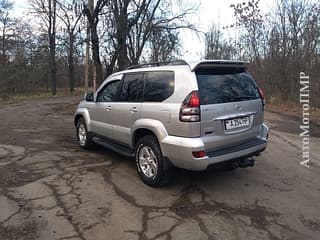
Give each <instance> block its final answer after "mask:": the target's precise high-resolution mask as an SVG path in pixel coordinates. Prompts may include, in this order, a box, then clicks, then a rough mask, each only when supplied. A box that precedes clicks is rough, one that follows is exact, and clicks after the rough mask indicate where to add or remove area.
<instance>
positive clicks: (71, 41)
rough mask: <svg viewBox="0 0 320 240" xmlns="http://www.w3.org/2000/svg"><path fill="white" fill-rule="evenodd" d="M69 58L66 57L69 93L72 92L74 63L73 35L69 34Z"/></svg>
mask: <svg viewBox="0 0 320 240" xmlns="http://www.w3.org/2000/svg"><path fill="white" fill-rule="evenodd" d="M69 47H70V49H69V56H68V65H69V66H68V67H69V68H68V69H69V81H70V82H69V83H70V92H73V91H74V63H73V62H74V61H73V52H74V39H73V34H72V33H69Z"/></svg>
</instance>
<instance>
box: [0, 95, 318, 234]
mask: <svg viewBox="0 0 320 240" xmlns="http://www.w3.org/2000/svg"><path fill="white" fill-rule="evenodd" d="M78 100H79V97H65V98H60V99H46V100H32V101H27V102H21V103H14V104H8V103H0V123H1V124H0V132H1V135H0V239H1V240H7V239H8V240H9V239H10V240H12V239H28V240H29V239H43V240H48V239H70V240H72V239H74V240H75V239H95V240H98V239H121V240H122V239H159V240H160V239H183V240H187V239H191V240H194V239H216V240H220V239H222V240H224V239H226V240H229V239H246V240H247V239H248V240H250V239H259V240H260V239H272V240H273V239H275V240H276V239H319V236H320V210H319V207H320V184H319V183H320V174H319V173H320V164H319V163H320V150H319V143H320V138H319V136H317V135H316V136H315V137H312V138H311V160H312V165H311V168H309V169H308V168H305V167H303V166H301V165H299V162H300V161H301V150H300V148H301V139H300V137H299V136H298V134H299V127H298V126H299V121H298V118H293V117H288V116H285V115H282V114H278V113H271V112H267V113H266V120H267V123H269V125H270V126H271V129H272V132H271V136H270V143H269V146H268V148H267V150H266V151H265V152H264V153H263V154H262V155H261V156H259V157H257V158H256V165H255V167H253V168H246V169H236V170H234V171H222V170H221V169H211V170H210V171H206V172H201V173H194V172H188V171H183V170H176V171H175V177H174V181H173V183H172V184H171V185H170V186H168V187H165V188H160V189H153V188H150V187H148V186H146V185H144V184H143V183H142V182H141V181H140V179H139V178H138V175H137V173H136V170H135V164H134V161H133V160H132V159H128V158H125V157H122V156H120V155H118V154H115V153H113V152H110V151H108V150H104V149H101V148H99V149H97V150H95V151H90V152H88V151H84V150H82V149H80V148H79V147H78V146H77V143H76V137H75V130H74V127H73V119H72V114H73V111H74V107H75V103H76V102H77V101H78ZM315 128H318V127H315ZM317 147H318V148H317Z"/></svg>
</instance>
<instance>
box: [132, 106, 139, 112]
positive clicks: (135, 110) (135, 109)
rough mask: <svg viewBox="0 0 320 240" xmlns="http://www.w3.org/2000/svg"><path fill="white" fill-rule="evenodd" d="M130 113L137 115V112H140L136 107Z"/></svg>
mask: <svg viewBox="0 0 320 240" xmlns="http://www.w3.org/2000/svg"><path fill="white" fill-rule="evenodd" d="M130 112H131V113H136V112H138V109H137V108H136V107H133V108H131V110H130Z"/></svg>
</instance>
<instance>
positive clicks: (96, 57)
mask: <svg viewBox="0 0 320 240" xmlns="http://www.w3.org/2000/svg"><path fill="white" fill-rule="evenodd" d="M89 1H90V0H89ZM91 1H92V0H91ZM106 4H107V0H97V2H96V4H95V6H93V4H90V5H89V4H85V6H84V13H85V15H86V16H87V19H88V23H89V29H90V37H91V49H92V58H93V64H94V75H95V79H96V81H97V82H98V83H99V82H101V81H102V79H103V74H102V64H101V60H100V43H99V35H98V32H97V27H98V23H99V17H100V14H101V12H102V10H103V8H104V7H105V6H106ZM94 82H95V80H94Z"/></svg>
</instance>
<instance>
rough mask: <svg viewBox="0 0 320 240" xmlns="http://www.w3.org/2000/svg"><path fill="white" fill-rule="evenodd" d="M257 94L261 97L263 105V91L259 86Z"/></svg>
mask: <svg viewBox="0 0 320 240" xmlns="http://www.w3.org/2000/svg"><path fill="white" fill-rule="evenodd" d="M259 95H260V98H261V100H262V104H263V106H264V105H265V100H264V93H263V91H262V89H261V88H259Z"/></svg>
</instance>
